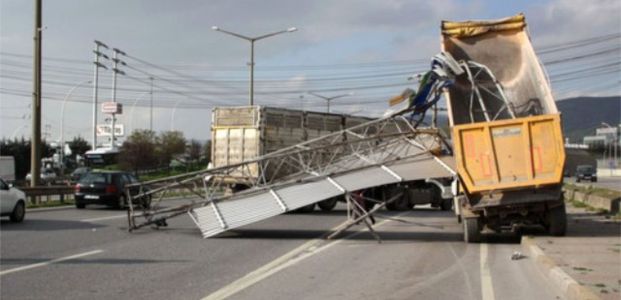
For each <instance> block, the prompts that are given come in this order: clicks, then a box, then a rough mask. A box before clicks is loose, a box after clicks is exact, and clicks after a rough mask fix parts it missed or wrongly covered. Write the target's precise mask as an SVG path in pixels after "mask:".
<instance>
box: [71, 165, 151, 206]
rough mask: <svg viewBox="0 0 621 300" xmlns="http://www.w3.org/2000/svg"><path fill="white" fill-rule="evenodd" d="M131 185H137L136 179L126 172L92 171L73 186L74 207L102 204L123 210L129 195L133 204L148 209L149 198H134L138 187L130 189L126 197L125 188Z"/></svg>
mask: <svg viewBox="0 0 621 300" xmlns="http://www.w3.org/2000/svg"><path fill="white" fill-rule="evenodd" d="M132 183H138V179H136V177H135V176H134V175H132V174H130V173H127V172H120V171H93V172H90V173H87V174H86V175H84V176H83V177H82V178H81V179H80V181H78V183H77V184H76V185H75V194H74V197H75V207H76V208H84V207H86V205H87V204H104V205H108V206H112V207H116V208H120V209H123V208H125V207H126V206H127V203H128V202H127V201H128V199H129V196H130V195H131V196H132V199H133V203H134V204H139V205H141V206H142V207H149V205H151V198H150V197H140V198H137V197H135V196H136V195H138V194H139V192H140V188H139V187H133V188H130V189H129V195H128V191H126V190H125V186H126V185H128V184H132Z"/></svg>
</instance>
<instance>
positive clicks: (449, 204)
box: [440, 198, 453, 210]
mask: <svg viewBox="0 0 621 300" xmlns="http://www.w3.org/2000/svg"><path fill="white" fill-rule="evenodd" d="M452 208H453V199H450V198H449V199H442V201H441V202H440V209H442V210H451V209H452Z"/></svg>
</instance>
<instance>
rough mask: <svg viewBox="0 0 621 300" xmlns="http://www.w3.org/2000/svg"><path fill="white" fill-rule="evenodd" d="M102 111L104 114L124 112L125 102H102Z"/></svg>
mask: <svg viewBox="0 0 621 300" xmlns="http://www.w3.org/2000/svg"><path fill="white" fill-rule="evenodd" d="M101 112H102V113H104V114H122V113H123V104H121V103H118V102H104V103H102V104H101Z"/></svg>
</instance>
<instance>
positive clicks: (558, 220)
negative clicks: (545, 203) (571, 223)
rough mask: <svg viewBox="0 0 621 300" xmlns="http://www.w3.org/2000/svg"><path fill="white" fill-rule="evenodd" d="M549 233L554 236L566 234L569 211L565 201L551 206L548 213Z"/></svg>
mask: <svg viewBox="0 0 621 300" xmlns="http://www.w3.org/2000/svg"><path fill="white" fill-rule="evenodd" d="M547 222H548V233H549V234H550V235H553V236H564V235H565V232H566V231H567V212H566V211H565V203H563V204H562V205H559V206H556V207H553V208H550V209H549V210H548V213H547Z"/></svg>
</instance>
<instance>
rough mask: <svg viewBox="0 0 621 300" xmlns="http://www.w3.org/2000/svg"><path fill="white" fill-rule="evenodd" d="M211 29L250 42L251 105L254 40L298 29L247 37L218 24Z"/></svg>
mask: <svg viewBox="0 0 621 300" xmlns="http://www.w3.org/2000/svg"><path fill="white" fill-rule="evenodd" d="M211 29H213V30H215V31H219V32H222V33H226V34H228V35H232V36H234V37H237V38H240V39H244V40H246V41H249V42H250V91H249V92H248V94H249V98H250V99H249V105H250V106H252V105H254V42H256V41H258V40H262V39H265V38H268V37H272V36H275V35H279V34H282V33H287V32H294V31H297V30H298V29H297V28H295V27H290V28H288V29H285V30H281V31H276V32H272V33H268V34H264V35H261V36H257V37H247V36H245V35H241V34H239V33H235V32H231V31H227V30H224V29H222V28H220V27H218V26H212V27H211Z"/></svg>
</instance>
